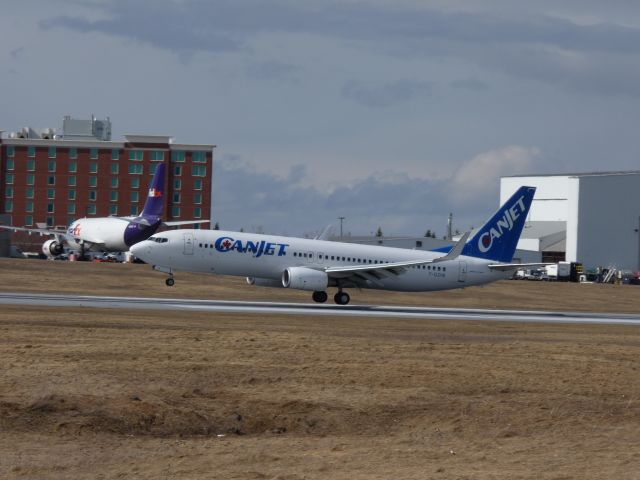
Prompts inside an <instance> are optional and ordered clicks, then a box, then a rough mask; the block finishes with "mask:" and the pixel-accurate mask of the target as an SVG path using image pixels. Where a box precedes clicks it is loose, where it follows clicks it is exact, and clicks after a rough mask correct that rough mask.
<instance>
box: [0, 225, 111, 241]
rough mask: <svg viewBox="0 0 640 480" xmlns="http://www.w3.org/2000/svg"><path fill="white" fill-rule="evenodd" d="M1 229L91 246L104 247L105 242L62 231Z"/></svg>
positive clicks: (18, 228)
mask: <svg viewBox="0 0 640 480" xmlns="http://www.w3.org/2000/svg"><path fill="white" fill-rule="evenodd" d="M0 228H3V229H5V230H11V231H13V232H26V233H28V234H30V235H31V234H37V235H40V236H44V235H50V236H52V237H55V238H56V240H58V241H60V242H61V241H66V242H67V243H73V242H75V243H85V244H89V245H104V240H101V239H99V238H87V237H86V236H85V235H83V236H82V237H77V236H75V235H71V234H69V233H67V232H63V231H60V230H48V229H46V228H25V227H14V226H12V225H0Z"/></svg>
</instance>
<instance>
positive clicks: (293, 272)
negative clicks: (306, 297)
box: [282, 267, 329, 292]
mask: <svg viewBox="0 0 640 480" xmlns="http://www.w3.org/2000/svg"><path fill="white" fill-rule="evenodd" d="M328 285H329V277H328V276H327V274H326V273H325V272H323V271H320V270H314V269H312V268H307V267H289V268H287V269H286V270H285V271H284V272H282V286H283V287H285V288H297V289H299V290H310V291H312V292H317V291H323V290H326V288H327V286H328Z"/></svg>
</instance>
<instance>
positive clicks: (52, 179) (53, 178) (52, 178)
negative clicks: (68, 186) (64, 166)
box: [47, 175, 56, 185]
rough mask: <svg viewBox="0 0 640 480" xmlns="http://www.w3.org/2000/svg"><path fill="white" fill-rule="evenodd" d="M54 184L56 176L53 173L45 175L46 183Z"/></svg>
mask: <svg viewBox="0 0 640 480" xmlns="http://www.w3.org/2000/svg"><path fill="white" fill-rule="evenodd" d="M55 184H56V176H55V175H49V176H48V177H47V185H55Z"/></svg>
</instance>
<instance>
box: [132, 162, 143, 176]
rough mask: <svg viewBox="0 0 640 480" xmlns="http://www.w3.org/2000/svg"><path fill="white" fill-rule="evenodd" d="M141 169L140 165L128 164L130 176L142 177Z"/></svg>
mask: <svg viewBox="0 0 640 480" xmlns="http://www.w3.org/2000/svg"><path fill="white" fill-rule="evenodd" d="M142 167H143V165H142V164H141V163H130V164H129V173H130V174H131V175H142Z"/></svg>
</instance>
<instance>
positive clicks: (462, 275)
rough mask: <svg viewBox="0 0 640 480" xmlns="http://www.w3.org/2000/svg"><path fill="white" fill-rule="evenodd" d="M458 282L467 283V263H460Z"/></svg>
mask: <svg viewBox="0 0 640 480" xmlns="http://www.w3.org/2000/svg"><path fill="white" fill-rule="evenodd" d="M458 281H459V282H466V281H467V262H458Z"/></svg>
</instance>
